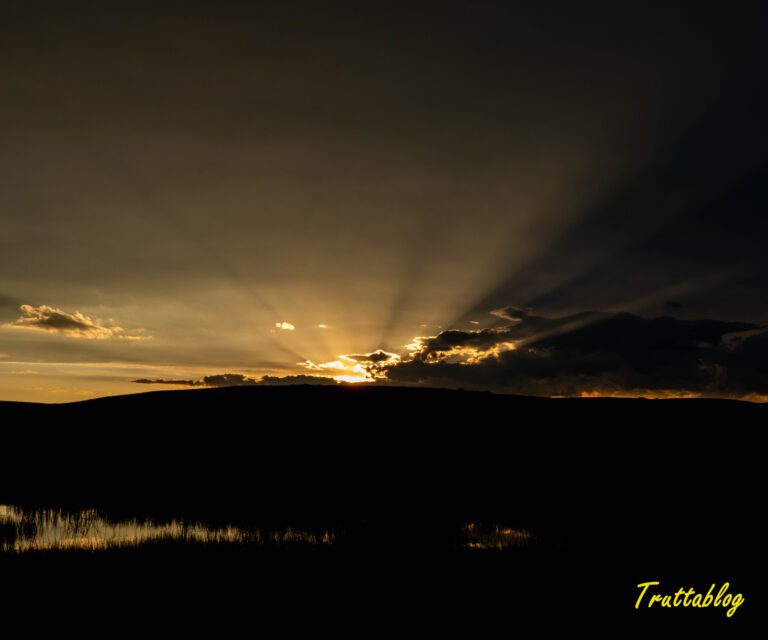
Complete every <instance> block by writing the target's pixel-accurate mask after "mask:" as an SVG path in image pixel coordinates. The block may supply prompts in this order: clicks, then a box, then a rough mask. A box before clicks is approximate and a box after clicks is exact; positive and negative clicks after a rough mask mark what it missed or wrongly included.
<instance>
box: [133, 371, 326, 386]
mask: <svg viewBox="0 0 768 640" xmlns="http://www.w3.org/2000/svg"><path fill="white" fill-rule="evenodd" d="M133 382H135V383H138V384H166V385H176V386H187V387H244V386H245V387H259V386H273V387H274V386H285V385H292V384H314V385H335V384H336V381H335V380H333V379H331V378H324V377H320V376H307V375H297V376H282V377H278V376H262V377H261V378H250V377H248V376H245V375H243V374H241V373H222V374H216V375H210V376H204V377H202V378H200V380H171V379H166V378H140V379H138V380H134V381H133Z"/></svg>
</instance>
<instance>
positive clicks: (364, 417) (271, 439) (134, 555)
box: [0, 387, 768, 636]
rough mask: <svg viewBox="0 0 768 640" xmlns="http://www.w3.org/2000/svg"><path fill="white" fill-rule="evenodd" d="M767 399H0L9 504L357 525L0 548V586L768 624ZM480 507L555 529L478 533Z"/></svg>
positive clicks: (557, 618) (519, 616) (391, 614)
mask: <svg viewBox="0 0 768 640" xmlns="http://www.w3.org/2000/svg"><path fill="white" fill-rule="evenodd" d="M766 417H768V407H765V406H760V405H753V404H747V403H738V402H729V401H714V400H683V401H648V400H612V399H578V400H549V399H537V398H516V397H508V396H497V395H491V394H483V393H471V392H463V391H437V390H424V389H418V390H417V389H395V388H346V387H343V388H326V387H284V388H279V387H278V388H253V387H241V388H229V389H215V390H192V391H171V392H157V393H149V394H142V395H137V396H126V397H120V398H107V399H101V400H95V401H89V402H83V403H75V404H69V405H57V406H49V405H25V404H11V403H0V423H1V424H2V430H3V431H2V433H3V435H2V437H3V450H2V466H1V467H0V468H1V469H2V470H1V471H0V504H23V505H36V504H38V505H40V504H42V505H55V506H58V507H64V508H68V509H73V510H76V509H81V508H85V507H95V508H97V509H99V512H100V513H102V514H104V515H105V517H108V518H113V519H116V520H119V519H121V518H135V517H138V518H140V519H142V518H144V519H152V520H160V521H162V520H169V519H173V518H184V519H188V520H197V521H201V522H206V523H214V524H215V523H222V524H238V525H243V526H275V527H277V526H286V525H290V526H300V527H305V528H310V529H312V528H314V529H319V528H323V527H330V528H333V529H335V530H339V531H344V532H345V535H344V537H343V541H342V542H340V543H339V544H336V545H333V546H329V547H323V546H311V545H294V546H290V547H288V546H286V547H281V548H277V547H274V548H270V547H258V546H247V545H245V546H244V545H202V544H194V545H185V544H182V543H154V544H150V545H146V546H142V547H139V548H138V549H117V550H110V551H99V552H85V551H36V552H29V553H24V554H11V553H5V554H0V572H2V576H3V580H2V588H3V591H4V593H3V594H2V596H3V600H2V601H3V602H5V603H8V606H9V607H11V605H10V603H11V602H14V603H16V604H14V605H13V606H14V607H15V606H18V605H19V604H21V605H26V606H27V607H29V608H34V609H39V610H50V609H51V608H52V607H54V608H61V609H63V610H64V611H66V614H67V615H76V616H77V615H82V616H87V617H89V618H92V617H93V616H94V615H103V616H105V617H108V618H110V619H112V620H113V621H114V620H117V621H120V620H124V619H127V618H131V619H133V618H135V617H137V616H139V617H140V616H141V615H143V614H146V613H148V612H150V611H158V610H159V611H162V612H164V613H165V617H166V618H168V620H169V621H170V620H171V619H172V620H173V621H175V623H176V624H179V623H181V622H183V621H187V622H189V621H191V620H196V619H198V618H200V617H204V618H209V619H210V618H216V619H219V620H221V623H222V624H224V620H233V619H249V620H250V623H249V624H250V625H251V627H250V628H251V630H252V631H254V633H259V632H260V630H261V631H262V632H266V627H265V628H263V629H262V628H261V627H260V626H259V625H260V620H262V619H263V620H265V621H266V619H267V618H270V617H277V618H279V619H280V620H281V621H282V622H281V624H284V625H288V626H291V625H295V624H304V625H307V626H309V627H311V628H314V629H315V630H318V631H319V629H321V628H323V627H328V626H330V627H331V628H332V629H334V630H336V631H338V632H342V631H343V630H344V629H348V630H350V631H353V632H355V630H356V632H357V634H358V635H363V636H366V635H369V634H368V632H364V631H363V627H359V626H357V627H355V625H354V624H353V622H352V621H353V620H355V619H357V618H359V617H360V616H362V618H363V619H364V620H366V621H367V623H366V624H367V625H368V626H367V627H365V629H368V630H369V631H370V630H371V629H375V628H376V627H377V626H380V625H388V626H389V628H390V631H397V628H398V625H399V627H400V628H399V631H398V633H405V632H408V633H412V632H415V633H425V634H426V633H435V632H437V631H438V630H441V629H442V630H445V629H452V630H455V629H457V628H459V627H464V628H465V629H466V630H467V631H468V632H472V633H475V632H477V633H486V632H490V631H491V630H493V631H494V632H495V633H498V632H499V631H501V632H502V633H508V634H509V635H516V633H517V631H518V630H519V629H520V627H521V626H523V625H524V624H528V623H530V622H533V623H534V624H536V625H538V627H540V628H541V627H545V626H550V625H555V626H564V627H571V628H574V629H576V628H585V629H598V628H605V629H608V628H612V629H614V630H616V631H617V632H620V630H622V629H630V628H641V627H647V626H651V627H653V628H654V629H671V628H679V629H681V630H683V631H685V630H693V629H700V628H705V629H707V630H722V631H723V632H731V631H735V630H738V629H747V628H751V627H753V626H754V625H757V626H762V625H763V624H764V611H765V605H764V599H763V587H762V586H761V584H760V578H761V576H760V567H761V565H762V558H763V557H764V552H763V545H764V543H763V529H762V525H760V524H759V523H760V521H761V520H762V516H763V514H762V510H763V505H764V500H763V491H762V486H763V481H762V478H763V473H762V471H761V470H762V469H763V468H764V462H763V458H764V455H763V453H762V451H761V449H760V446H759V442H760V441H761V432H762V430H763V429H764V425H765V419H766ZM468 522H479V523H503V524H504V525H508V526H511V527H519V528H524V529H526V530H530V531H531V532H533V533H534V534H535V536H536V540H537V541H538V542H537V544H534V545H530V546H527V547H524V548H513V549H506V550H503V551H496V550H471V549H466V548H462V547H460V546H457V544H456V537H455V532H456V530H457V529H458V528H460V527H461V526H462V525H463V524H465V523H468ZM649 580H658V581H660V582H661V583H662V587H664V592H665V593H668V592H672V593H674V592H675V591H677V589H678V588H681V587H685V588H688V587H694V588H696V589H697V590H699V591H701V590H704V591H706V590H707V589H708V588H709V585H710V584H711V583H713V582H714V583H717V584H718V585H721V584H722V583H723V582H725V581H728V582H730V583H731V585H732V587H731V591H732V592H741V593H742V594H743V595H744V598H745V603H744V604H743V605H742V606H741V607H740V608H739V610H738V611H737V612H736V613H735V615H734V617H733V618H731V619H728V618H727V617H726V615H725V609H723V608H718V609H714V608H710V609H702V610H691V609H673V610H657V609H653V610H650V611H649V610H647V609H643V610H640V611H636V610H635V609H634V608H633V605H634V603H635V599H636V598H637V595H638V589H637V588H636V585H637V584H638V583H640V582H644V581H649ZM265 624H266V622H265ZM350 627H351V628H350Z"/></svg>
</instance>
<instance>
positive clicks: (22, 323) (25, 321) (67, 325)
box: [5, 304, 136, 340]
mask: <svg viewBox="0 0 768 640" xmlns="http://www.w3.org/2000/svg"><path fill="white" fill-rule="evenodd" d="M19 308H20V310H21V317H20V318H19V319H18V320H15V321H14V322H10V323H8V324H6V325H5V326H7V327H11V328H14V329H33V330H38V331H50V332H53V333H60V334H63V335H66V336H70V337H72V338H88V339H91V340H104V339H106V338H114V337H120V338H134V339H135V338H136V336H129V335H127V334H125V330H124V329H123V328H122V327H118V326H116V325H110V326H105V325H104V324H102V323H101V321H99V320H94V319H92V318H89V317H88V316H85V315H83V314H82V313H80V312H79V311H75V312H74V313H68V312H66V311H63V310H62V309H57V308H55V307H49V306H48V305H44V304H43V305H40V306H39V307H33V306H32V305H30V304H23V305H21V307H19Z"/></svg>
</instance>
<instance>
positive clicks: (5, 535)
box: [0, 505, 336, 552]
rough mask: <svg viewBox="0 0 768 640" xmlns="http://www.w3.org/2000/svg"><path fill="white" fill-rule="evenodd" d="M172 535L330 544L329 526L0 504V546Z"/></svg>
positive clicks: (27, 547) (113, 542) (102, 543)
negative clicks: (137, 516)
mask: <svg viewBox="0 0 768 640" xmlns="http://www.w3.org/2000/svg"><path fill="white" fill-rule="evenodd" d="M164 540H175V541H179V542H190V543H191V542H196V543H205V544H218V543H223V544H226V543H229V544H256V545H259V544H311V545H331V544H333V543H334V542H336V533H335V532H334V531H329V530H324V531H318V532H312V531H304V530H302V529H294V528H291V527H288V528H285V529H258V528H254V529H245V528H241V527H233V526H227V527H208V526H206V525H204V524H200V523H191V524H190V523H186V522H183V521H179V520H171V521H170V522H152V521H146V522H145V521H141V522H140V521H138V520H125V521H120V522H109V521H107V520H105V519H104V518H102V517H101V516H100V515H99V514H98V512H97V511H96V510H95V509H86V510H83V511H75V512H64V511H60V510H58V509H22V508H19V507H14V506H8V505H0V551H16V552H24V551H35V550H44V549H57V550H69V549H85V550H90V551H97V550H102V549H110V548H119V547H136V546H139V545H141V544H145V543H148V542H158V541H164Z"/></svg>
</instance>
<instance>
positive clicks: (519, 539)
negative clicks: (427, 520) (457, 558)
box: [461, 522, 535, 549]
mask: <svg viewBox="0 0 768 640" xmlns="http://www.w3.org/2000/svg"><path fill="white" fill-rule="evenodd" d="M461 534H462V546H463V547H466V548H467V549H508V548H510V547H525V546H527V545H529V544H531V543H533V542H535V538H534V536H533V534H532V533H531V532H530V531H527V530H526V529H513V528H511V527H504V526H501V525H498V524H494V525H490V526H483V525H481V524H478V523H476V522H470V523H469V524H466V525H464V527H462V529H461Z"/></svg>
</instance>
